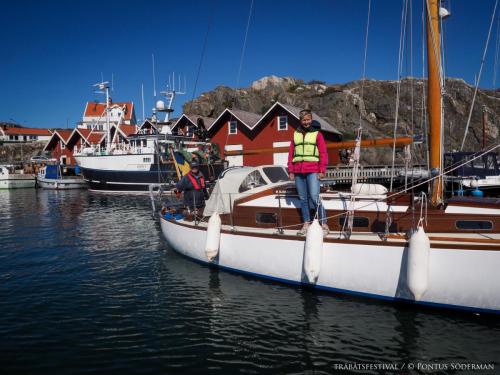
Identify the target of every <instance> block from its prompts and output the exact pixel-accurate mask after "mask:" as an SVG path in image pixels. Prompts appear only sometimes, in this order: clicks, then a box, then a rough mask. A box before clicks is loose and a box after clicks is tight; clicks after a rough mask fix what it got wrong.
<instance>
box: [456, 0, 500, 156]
mask: <svg viewBox="0 0 500 375" xmlns="http://www.w3.org/2000/svg"><path fill="white" fill-rule="evenodd" d="M497 5H498V0H496V1H495V6H494V7H493V13H492V15H491V21H490V28H489V30H488V37H487V38H486V45H485V46H484V51H483V57H482V59H481V65H480V67H479V75H478V77H477V81H476V87H475V88H474V96H473V97H472V103H471V105H470V110H469V117H468V118H467V124H466V125H465V133H464V138H463V139H462V145H461V146H460V151H462V150H463V149H464V145H465V139H466V138H467V133H468V131H469V125H470V120H471V118H472V111H473V110H474V104H475V102H476V96H477V90H478V88H479V83H480V82H481V74H482V73H483V66H484V61H485V60H486V53H487V52H488V45H489V43H490V36H491V29H492V28H493V23H494V21H495V14H496V11H497Z"/></svg>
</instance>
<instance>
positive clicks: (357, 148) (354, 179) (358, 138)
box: [317, 0, 371, 238]
mask: <svg viewBox="0 0 500 375" xmlns="http://www.w3.org/2000/svg"><path fill="white" fill-rule="evenodd" d="M370 15H371V0H368V14H367V19H366V31H365V50H364V55H363V75H362V78H361V89H360V99H359V108H358V109H359V127H358V130H357V134H356V146H355V148H354V155H353V156H354V165H353V171H352V183H351V191H353V189H354V185H355V184H356V183H357V182H358V170H359V159H360V154H361V137H362V134H363V122H362V113H361V104H362V103H363V104H364V101H363V96H364V87H365V80H366V61H367V55H368V35H369V30H370ZM365 110H366V109H365ZM354 203H355V202H354V199H353V198H352V196H351V201H350V202H349V209H348V211H347V217H346V219H347V220H345V219H344V224H343V226H342V233H344V236H345V237H346V238H348V237H350V235H351V233H352V228H353V225H354ZM317 207H319V206H317ZM346 223H347V231H345V225H346Z"/></svg>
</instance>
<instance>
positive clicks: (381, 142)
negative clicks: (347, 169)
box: [224, 137, 413, 156]
mask: <svg viewBox="0 0 500 375" xmlns="http://www.w3.org/2000/svg"><path fill="white" fill-rule="evenodd" d="M393 142H394V139H393V138H380V139H365V140H362V141H361V147H383V146H391V147H392V143H393ZM412 142H413V139H412V138H411V137H399V138H396V147H402V146H407V145H409V144H411V143H412ZM355 146H356V141H355V140H354V141H345V142H335V143H329V144H327V145H326V148H327V149H329V150H339V149H343V148H354V147H355ZM289 149H290V148H289V147H288V146H287V147H274V148H256V149H253V150H235V151H224V154H225V156H234V155H255V154H267V153H273V152H288V150H289Z"/></svg>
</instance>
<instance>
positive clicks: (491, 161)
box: [486, 155, 496, 170]
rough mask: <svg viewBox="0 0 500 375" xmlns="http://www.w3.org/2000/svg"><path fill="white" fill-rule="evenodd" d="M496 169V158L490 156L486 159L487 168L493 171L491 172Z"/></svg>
mask: <svg viewBox="0 0 500 375" xmlns="http://www.w3.org/2000/svg"><path fill="white" fill-rule="evenodd" d="M495 167H496V160H495V157H494V156H493V155H488V156H487V157H486V168H487V169H491V170H495Z"/></svg>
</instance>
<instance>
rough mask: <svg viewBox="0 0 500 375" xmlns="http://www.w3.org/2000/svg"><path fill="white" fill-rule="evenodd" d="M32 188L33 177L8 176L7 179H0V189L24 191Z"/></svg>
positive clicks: (33, 183) (33, 184) (33, 185)
mask: <svg viewBox="0 0 500 375" xmlns="http://www.w3.org/2000/svg"><path fill="white" fill-rule="evenodd" d="M34 187H35V176H34V175H9V176H8V177H7V178H0V189H25V188H34Z"/></svg>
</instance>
